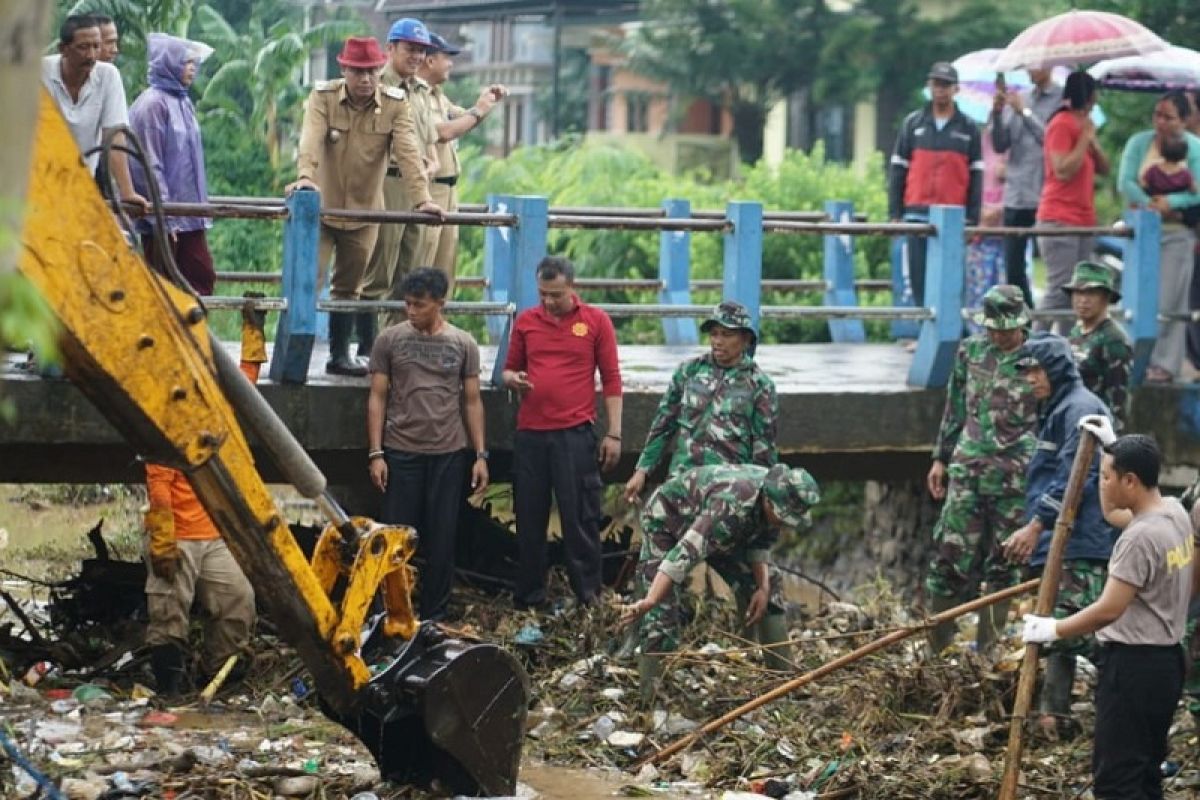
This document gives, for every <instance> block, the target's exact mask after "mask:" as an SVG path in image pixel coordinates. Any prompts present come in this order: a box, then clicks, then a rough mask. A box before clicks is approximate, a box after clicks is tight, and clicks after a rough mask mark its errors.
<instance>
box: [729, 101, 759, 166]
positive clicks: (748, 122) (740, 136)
mask: <svg viewBox="0 0 1200 800" xmlns="http://www.w3.org/2000/svg"><path fill="white" fill-rule="evenodd" d="M730 113H731V114H732V115H733V138H734V140H735V141H737V146H738V155H739V156H740V157H741V159H742V163H744V164H753V163H755V162H756V161H758V160H759V159H760V158H762V151H763V125H765V124H766V122H767V109H765V108H764V107H763V106H762V105H760V104H759V103H750V102H747V101H744V100H734V101H733V103H732V107H731V108H730Z"/></svg>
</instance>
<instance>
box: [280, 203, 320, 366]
mask: <svg viewBox="0 0 1200 800" xmlns="http://www.w3.org/2000/svg"><path fill="white" fill-rule="evenodd" d="M287 209H288V217H287V220H286V221H285V222H284V223H283V284H282V291H283V296H284V298H286V299H287V304H288V305H287V309H286V310H284V311H283V312H282V313H280V315H279V324H278V326H277V327H276V328H275V348H274V351H273V353H272V354H271V366H270V369H269V370H268V374H269V375H270V376H271V380H272V381H275V382H276V383H304V382H306V381H307V380H308V363H309V361H310V360H311V359H312V350H313V339H314V338H315V337H316V333H317V290H318V288H319V287H318V286H317V249H318V242H319V240H320V220H321V195H320V193H319V192H313V191H307V190H300V191H295V192H292V193H291V195H289V196H288V198H287Z"/></svg>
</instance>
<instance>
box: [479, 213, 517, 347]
mask: <svg viewBox="0 0 1200 800" xmlns="http://www.w3.org/2000/svg"><path fill="white" fill-rule="evenodd" d="M487 205H488V211H489V212H490V213H492V214H507V213H509V212H510V211H512V206H513V203H512V198H511V197H509V196H507V195H495V194H489V195H488V196H487ZM512 243H513V229H512V228H484V229H483V276H484V278H486V279H487V285H486V287H485V288H484V290H483V297H484V299H485V300H488V301H490V302H493V303H507V302H508V298H509V294H510V292H511V291H512ZM507 321H508V320H507V317H503V316H489V317H488V318H487V330H488V337H489V338H490V339H491V341H492V343H493V344H499V343H500V342H501V340H502V339H504V338H506V336H505V332H506V330H507V328H506V325H507Z"/></svg>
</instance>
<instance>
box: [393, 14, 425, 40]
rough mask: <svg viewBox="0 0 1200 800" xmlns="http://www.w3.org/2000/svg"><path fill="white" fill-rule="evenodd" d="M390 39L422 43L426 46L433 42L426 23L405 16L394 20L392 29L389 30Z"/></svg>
mask: <svg viewBox="0 0 1200 800" xmlns="http://www.w3.org/2000/svg"><path fill="white" fill-rule="evenodd" d="M388 41H389V42H412V43H413V44H420V45H424V46H425V47H430V46H432V44H433V42H431V41H430V40H429V29H428V28H426V27H425V23H424V22H421V20H419V19H413V18H412V17H405V18H404V19H398V20H396V21H395V22H393V23H392V28H391V30H389V31H388Z"/></svg>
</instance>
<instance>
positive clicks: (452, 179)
mask: <svg viewBox="0 0 1200 800" xmlns="http://www.w3.org/2000/svg"><path fill="white" fill-rule="evenodd" d="M433 182H434V183H442V184H445V185H446V186H453V185H454V184H456V183H458V176H457V175H446V176H445V177H442V178H434V179H433Z"/></svg>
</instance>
